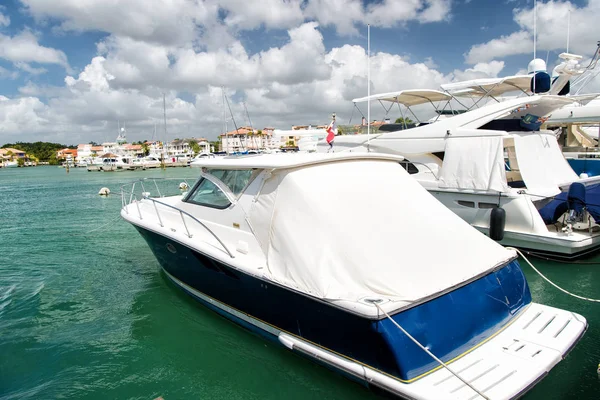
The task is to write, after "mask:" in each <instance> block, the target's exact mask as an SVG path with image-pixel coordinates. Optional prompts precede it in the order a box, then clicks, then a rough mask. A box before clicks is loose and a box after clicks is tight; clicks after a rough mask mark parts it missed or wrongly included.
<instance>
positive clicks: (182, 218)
mask: <svg viewBox="0 0 600 400" xmlns="http://www.w3.org/2000/svg"><path fill="white" fill-rule="evenodd" d="M179 215H180V216H181V220H182V221H183V226H185V230H186V232H187V235H188V237H189V238H190V239H191V238H192V235H191V234H190V230H189V229H188V227H187V224H186V223H185V218H184V217H183V213H182V212H181V210H179Z"/></svg>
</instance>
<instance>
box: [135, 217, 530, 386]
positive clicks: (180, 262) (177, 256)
mask: <svg viewBox="0 0 600 400" xmlns="http://www.w3.org/2000/svg"><path fill="white" fill-rule="evenodd" d="M136 228H137V229H138V231H139V232H140V234H141V235H142V236H143V237H144V239H145V240H146V241H147V243H148V245H149V246H150V248H151V249H152V251H153V253H154V254H155V256H156V258H157V259H158V261H159V263H160V264H161V266H162V267H163V269H164V270H165V271H166V272H167V274H168V275H169V277H170V278H171V279H172V280H173V281H175V283H176V284H178V285H179V286H180V287H181V288H182V289H184V290H185V291H186V292H187V293H188V294H190V295H192V296H193V297H194V298H195V299H197V300H199V301H200V302H202V303H203V304H204V305H205V306H207V307H209V308H210V309H212V310H214V311H216V312H217V313H219V314H221V315H223V316H225V317H226V318H228V319H230V320H232V321H233V322H235V323H238V324H239V325H241V326H243V327H245V328H247V329H250V330H252V331H254V332H256V333H258V334H260V335H262V336H265V337H266V338H268V339H271V340H276V339H277V332H284V333H286V334H289V335H293V336H296V337H298V338H301V339H302V340H305V341H308V342H311V343H312V344H314V345H317V346H320V347H322V348H324V349H326V350H329V351H332V352H335V353H337V354H338V355H341V356H343V357H346V358H347V359H350V360H352V361H356V362H359V363H362V364H366V365H368V366H370V367H371V368H373V369H375V370H379V371H382V372H385V373H387V374H389V375H392V376H394V377H395V378H396V379H398V380H401V381H403V382H410V381H412V380H414V379H417V378H418V377H420V376H421V375H423V374H425V373H427V372H428V371H430V370H432V369H434V368H436V367H437V366H438V365H437V363H436V362H435V361H433V360H432V359H431V358H430V357H429V356H428V355H427V354H425V353H424V352H423V351H422V350H421V349H419V348H418V347H417V346H416V345H415V344H414V343H413V342H412V341H410V340H409V339H408V338H407V337H406V336H405V335H404V334H402V333H401V332H400V331H399V330H398V329H397V328H396V327H395V326H394V325H393V323H392V322H391V321H390V320H389V319H386V318H381V319H369V318H366V317H364V316H360V315H357V314H353V313H351V312H349V311H347V310H345V309H341V308H338V307H336V306H334V305H332V304H331V303H327V302H324V301H321V300H319V299H316V298H314V297H310V296H308V295H305V294H303V293H299V292H296V291H293V290H291V289H289V288H286V287H283V286H280V285H278V284H275V283H273V282H271V281H267V280H263V279H260V278H258V277H255V276H251V275H248V274H246V273H244V272H242V271H240V270H237V269H235V268H233V267H231V266H228V265H225V264H224V263H222V262H219V261H217V260H215V259H212V258H210V257H207V256H206V255H204V254H201V253H199V252H197V251H195V250H193V249H190V248H188V247H186V246H184V245H183V244H181V243H178V242H176V241H173V240H171V239H169V238H166V237H164V236H161V235H159V234H157V233H155V232H152V231H149V230H146V229H144V228H141V227H138V226H136ZM407 278H408V279H409V278H410V277H407ZM530 302H531V295H530V293H529V287H528V286H527V282H526V280H525V277H524V275H523V273H522V271H521V269H520V267H519V265H518V263H517V261H516V260H515V261H512V262H510V263H508V264H507V265H506V266H504V267H502V268H501V269H499V270H497V271H495V272H492V273H490V274H488V275H486V276H484V277H482V278H479V279H477V280H475V281H473V282H470V283H469V284H467V285H465V286H462V287H460V288H458V289H455V290H453V291H451V292H449V293H446V294H444V295H441V296H439V297H437V298H435V299H432V300H430V301H428V302H425V303H422V304H419V305H417V306H415V307H413V308H410V309H407V310H405V311H402V312H399V313H396V314H394V315H393V316H392V318H393V319H394V320H395V321H396V322H397V323H399V324H400V325H401V326H403V327H404V329H406V330H407V331H408V332H410V333H411V335H413V336H414V337H415V338H416V339H417V340H419V342H421V343H424V344H426V345H427V346H428V348H429V349H430V350H431V351H432V352H433V353H434V354H436V355H437V356H438V357H439V358H441V359H442V360H444V361H449V360H451V359H454V358H456V357H458V356H460V355H462V354H465V352H468V351H469V350H470V349H472V348H473V347H474V346H477V345H478V344H481V343H482V342H483V341H486V340H488V339H489V338H491V337H493V336H494V335H495V334H496V333H498V332H499V331H501V330H502V329H503V328H504V327H505V326H506V325H507V324H508V323H509V322H510V320H511V319H512V318H513V317H514V316H515V315H516V314H517V313H518V312H519V311H520V310H521V309H522V308H523V307H524V306H525V305H526V304H528V303H530Z"/></svg>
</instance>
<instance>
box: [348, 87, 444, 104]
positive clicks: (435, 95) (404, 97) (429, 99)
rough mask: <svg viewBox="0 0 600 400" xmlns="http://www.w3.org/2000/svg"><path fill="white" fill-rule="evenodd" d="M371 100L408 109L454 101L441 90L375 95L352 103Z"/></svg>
mask: <svg viewBox="0 0 600 400" xmlns="http://www.w3.org/2000/svg"><path fill="white" fill-rule="evenodd" d="M369 100H379V101H390V102H393V103H400V104H402V105H404V106H406V107H411V106H416V105H419V104H425V103H433V102H438V101H450V100H452V96H450V95H449V94H448V93H444V92H440V91H439V90H431V89H415V90H401V91H399V92H389V93H380V94H374V95H371V96H367V97H361V98H358V99H354V100H352V102H353V103H363V102H366V101H369Z"/></svg>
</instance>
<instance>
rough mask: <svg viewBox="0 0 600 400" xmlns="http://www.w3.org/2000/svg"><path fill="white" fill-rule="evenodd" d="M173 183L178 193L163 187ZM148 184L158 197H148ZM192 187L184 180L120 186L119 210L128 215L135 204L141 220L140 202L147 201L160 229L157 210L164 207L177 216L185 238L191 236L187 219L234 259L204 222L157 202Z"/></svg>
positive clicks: (159, 180) (144, 181)
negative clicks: (177, 182) (183, 228)
mask: <svg viewBox="0 0 600 400" xmlns="http://www.w3.org/2000/svg"><path fill="white" fill-rule="evenodd" d="M175 181H180V183H179V185H178V186H177V187H178V189H177V190H178V192H177V190H175V189H173V187H174V186H175V185H171V187H170V188H167V187H165V186H166V185H165V183H167V185H168V182H175ZM158 182H161V185H160V186H161V187H162V189H163V190H162V191H161V188H160V187H159V184H158ZM148 184H150V188H152V189H154V188H155V189H156V192H157V193H158V196H156V197H150V192H149V191H148V190H147V186H148ZM192 186H193V183H191V184H190V182H188V181H187V180H185V179H183V180H182V179H177V178H145V179H140V180H138V181H135V182H132V183H130V184H126V185H122V186H121V208H122V209H123V210H124V211H125V213H126V214H129V212H130V209H129V207H127V206H128V205H131V204H135V205H136V209H137V216H138V217H139V219H140V220H143V219H144V216H143V215H142V210H141V209H140V202H142V201H149V202H151V203H152V205H153V206H154V212H155V214H156V217H157V219H158V224H159V225H160V226H161V227H162V228H164V227H165V224H164V222H163V216H161V212H160V210H159V209H160V208H161V207H166V208H168V209H169V210H174V211H176V212H177V213H178V214H179V217H180V218H181V222H182V224H183V226H184V227H185V232H186V235H187V237H189V238H192V237H193V234H192V233H191V232H190V228H189V227H188V223H187V222H186V218H188V219H189V220H191V221H192V222H193V223H195V224H197V225H199V226H201V227H202V228H203V229H204V230H206V231H207V232H208V233H209V234H210V235H211V236H212V237H213V238H215V240H216V241H217V242H218V243H219V244H220V245H221V247H223V249H224V250H225V252H226V253H227V254H228V255H229V257H231V258H235V256H234V255H233V253H232V252H231V251H230V250H229V248H227V246H226V245H225V243H223V241H222V240H221V239H220V238H219V237H218V236H217V234H216V233H215V232H214V231H213V230H212V229H210V228H209V227H208V226H207V225H206V224H205V223H204V222H202V221H200V220H199V219H198V218H196V217H194V216H193V215H192V214H190V213H188V212H187V211H185V210H182V209H180V208H178V207H175V206H173V205H171V204H167V203H165V202H163V201H160V200H159V199H160V198H163V197H165V196H175V195H178V194H184V193H185V192H186V191H187V190H189V189H191V188H192ZM128 187H129V188H130V189H129V190H128V189H127V188H128ZM136 190H138V191H139V193H138V192H136ZM159 206H161V207H159Z"/></svg>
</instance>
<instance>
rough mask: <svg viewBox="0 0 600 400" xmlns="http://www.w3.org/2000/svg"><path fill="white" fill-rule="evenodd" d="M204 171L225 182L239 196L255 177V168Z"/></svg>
mask: <svg viewBox="0 0 600 400" xmlns="http://www.w3.org/2000/svg"><path fill="white" fill-rule="evenodd" d="M203 172H204V173H206V174H210V175H212V176H214V177H215V178H217V179H218V180H220V181H221V182H223V183H224V184H225V185H226V186H227V187H228V188H229V189H230V190H231V192H232V193H233V194H234V195H235V196H236V197H237V196H239V195H240V194H241V193H242V192H243V191H244V189H245V188H246V186H248V183H250V180H251V178H252V177H253V174H252V173H253V172H254V170H253V169H209V168H207V169H204V170H203Z"/></svg>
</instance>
